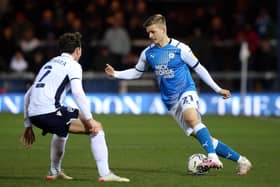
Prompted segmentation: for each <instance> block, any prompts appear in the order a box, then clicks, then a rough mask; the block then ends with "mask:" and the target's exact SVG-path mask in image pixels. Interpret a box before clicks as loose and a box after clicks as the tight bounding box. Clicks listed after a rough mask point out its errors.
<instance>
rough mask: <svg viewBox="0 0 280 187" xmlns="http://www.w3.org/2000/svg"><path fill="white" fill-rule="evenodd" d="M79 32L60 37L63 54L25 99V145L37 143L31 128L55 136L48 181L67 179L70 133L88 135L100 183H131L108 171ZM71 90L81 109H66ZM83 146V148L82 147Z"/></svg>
mask: <svg viewBox="0 0 280 187" xmlns="http://www.w3.org/2000/svg"><path fill="white" fill-rule="evenodd" d="M81 37H82V36H81V34H80V33H78V32H77V33H65V34H63V35H61V36H60V37H59V40H58V44H59V50H60V52H61V55H59V56H57V57H54V58H52V59H51V60H50V61H48V62H47V63H46V64H45V65H44V66H43V67H42V68H41V69H40V71H39V73H38V75H37V76H36V78H35V81H34V83H33V84H32V86H31V87H30V88H29V90H28V91H27V92H26V94H25V97H24V126H25V130H24V135H23V142H24V144H25V146H27V147H31V145H32V144H33V142H34V141H35V136H34V132H33V129H32V125H34V126H36V127H38V128H40V129H42V131H43V135H44V134H46V133H51V134H53V136H52V140H51V154H50V156H51V158H50V161H51V164H50V170H49V174H48V175H47V176H46V180H57V179H65V180H71V179H73V178H72V177H70V176H68V175H66V174H65V173H64V172H63V170H62V167H61V163H62V160H63V157H64V153H65V147H66V142H67V139H68V134H69V133H75V134H86V135H88V136H89V140H90V148H91V150H92V153H93V157H94V159H95V161H96V165H97V169H98V173H99V182H129V179H127V178H124V177H119V176H117V175H115V174H114V173H112V172H111V171H110V169H109V161H108V148H107V144H106V140H105V133H104V130H103V128H102V124H101V123H100V122H98V121H96V120H95V119H94V118H93V117H92V114H91V111H90V104H89V102H88V99H87V97H86V95H85V92H84V90H83V86H82V68H81V65H80V64H79V62H78V61H79V59H80V57H81V55H82V46H81ZM69 90H71V92H72V95H73V97H74V99H75V101H76V103H77V105H78V106H79V109H80V110H78V109H74V108H71V107H66V106H64V105H63V104H64V100H65V98H66V94H67V92H68V91H69ZM81 146H83V145H81Z"/></svg>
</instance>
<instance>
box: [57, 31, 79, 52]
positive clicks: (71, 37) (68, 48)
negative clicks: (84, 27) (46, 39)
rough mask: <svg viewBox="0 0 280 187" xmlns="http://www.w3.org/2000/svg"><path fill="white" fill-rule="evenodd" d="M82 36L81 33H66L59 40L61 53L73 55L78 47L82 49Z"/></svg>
mask: <svg viewBox="0 0 280 187" xmlns="http://www.w3.org/2000/svg"><path fill="white" fill-rule="evenodd" d="M81 38H82V35H81V34H80V33H79V32H75V33H65V34H63V35H61V36H60V37H59V39H58V46H59V50H60V52H61V53H63V52H66V53H70V54H71V53H73V52H74V50H75V49H76V48H77V47H81Z"/></svg>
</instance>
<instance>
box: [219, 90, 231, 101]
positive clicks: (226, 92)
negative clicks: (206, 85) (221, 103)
mask: <svg viewBox="0 0 280 187" xmlns="http://www.w3.org/2000/svg"><path fill="white" fill-rule="evenodd" d="M219 94H220V95H221V96H223V98H224V99H228V98H230V96H231V93H230V91H229V90H226V89H221V90H220V91H219Z"/></svg>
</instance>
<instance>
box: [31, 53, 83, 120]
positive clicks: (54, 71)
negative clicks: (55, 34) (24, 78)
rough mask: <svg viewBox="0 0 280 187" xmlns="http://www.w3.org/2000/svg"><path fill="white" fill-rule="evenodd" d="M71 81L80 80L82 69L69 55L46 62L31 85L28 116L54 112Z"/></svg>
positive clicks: (60, 103) (64, 54)
mask: <svg viewBox="0 0 280 187" xmlns="http://www.w3.org/2000/svg"><path fill="white" fill-rule="evenodd" d="M73 79H80V80H82V68H81V65H80V64H79V63H78V62H77V61H75V60H74V59H73V58H72V56H71V55H70V54H67V53H62V54H61V56H57V57H55V58H52V59H51V60H50V61H49V62H47V63H46V64H45V65H44V66H43V67H42V68H41V69H40V71H39V73H38V75H37V76H36V79H35V81H34V83H33V85H32V88H31V92H30V103H29V106H28V114H29V116H36V115H40V114H47V113H51V112H55V111H56V110H57V108H58V107H60V106H61V105H62V104H63V102H64V99H65V96H66V94H67V92H68V91H69V90H70V81H71V80H73Z"/></svg>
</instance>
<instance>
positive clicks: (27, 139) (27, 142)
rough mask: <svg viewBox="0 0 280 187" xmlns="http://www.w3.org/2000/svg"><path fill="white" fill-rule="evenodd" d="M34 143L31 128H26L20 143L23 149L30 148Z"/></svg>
mask: <svg viewBox="0 0 280 187" xmlns="http://www.w3.org/2000/svg"><path fill="white" fill-rule="evenodd" d="M34 142H35V135H34V132H33V129H32V127H26V128H25V130H24V133H23V136H22V143H23V145H24V147H27V148H30V147H31V146H32V144H33V143H34Z"/></svg>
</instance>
